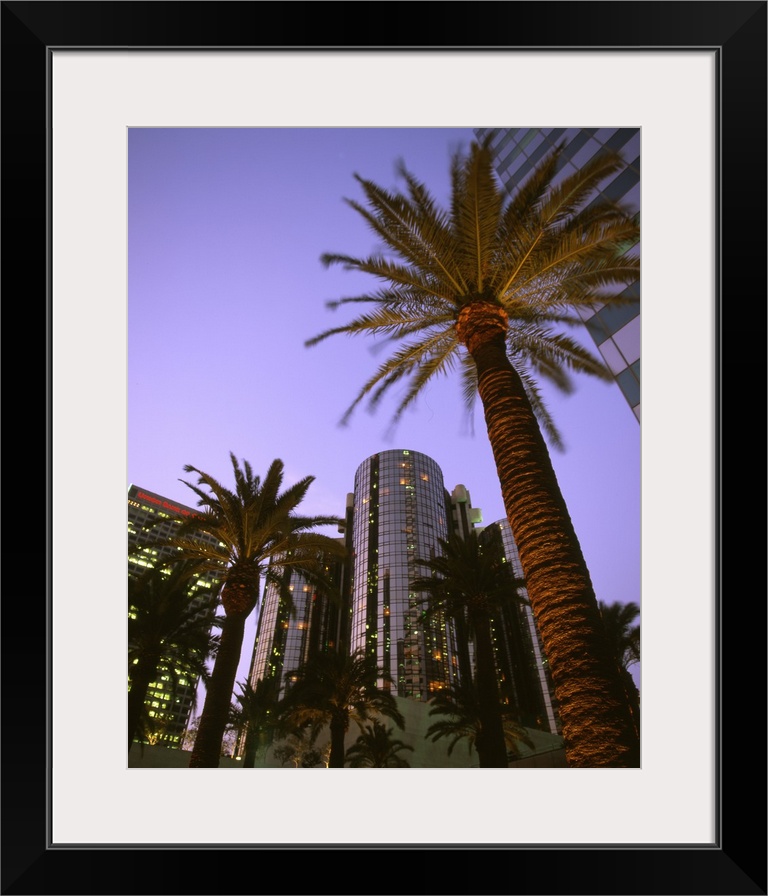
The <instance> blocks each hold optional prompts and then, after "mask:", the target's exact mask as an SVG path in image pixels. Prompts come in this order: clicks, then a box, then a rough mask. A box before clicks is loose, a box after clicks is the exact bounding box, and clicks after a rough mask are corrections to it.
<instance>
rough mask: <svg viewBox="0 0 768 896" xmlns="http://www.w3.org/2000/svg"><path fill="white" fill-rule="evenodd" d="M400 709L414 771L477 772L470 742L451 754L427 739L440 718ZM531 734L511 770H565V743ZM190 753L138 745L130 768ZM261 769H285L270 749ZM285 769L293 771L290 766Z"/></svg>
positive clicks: (182, 760)
mask: <svg viewBox="0 0 768 896" xmlns="http://www.w3.org/2000/svg"><path fill="white" fill-rule="evenodd" d="M395 699H396V700H397V704H398V708H399V709H400V712H401V713H402V714H403V717H404V719H405V728H404V729H403V730H402V731H401V730H400V729H398V728H397V726H396V725H395V723H394V722H392V721H391V720H390V719H386V718H384V719H383V722H384V723H385V724H386V725H388V726H389V727H392V728H393V729H394V734H393V737H395V738H397V739H399V740H402V741H403V742H404V743H406V744H409V745H410V746H412V747H413V748H414V749H413V752H411V751H410V750H403V751H402V752H401V753H400V754H399V755H400V756H402V757H403V758H404V759H406V760H407V761H408V762H409V763H410V764H411V767H412V768H477V767H478V762H477V753H475V752H474V751H472V753H469V751H468V749H467V741H466V740H460V741H458V743H457V744H456V746H455V747H454V748H453V751H452V753H451V754H450V755H449V754H448V744H449V739H448V738H442V739H440V740H438V741H437V742H436V743H432V742H431V741H430V740H427V739H426V738H425V736H424V735H425V733H426V731H427V729H428V728H429V726H430V725H431V724H432V723H433V722H435V721H436V720H437V719H439V718H440V717H439V716H430V715H429V706H427V704H425V703H420V702H418V701H416V700H408V699H405V698H402V697H396V698H395ZM358 733H359V729H358V727H357V725H355V723H354V722H353V723H352V725H351V726H350V729H349V732H348V733H347V740H346V745H347V746H348V747H349V746H350V745H351V744H352V743H353V742H354V740H355V738H356V737H357V735H358ZM528 734H529V736H530V737H531V740H532V741H533V742H534V748H533V750H531V749H529V748H528V747H526V746H524V745H521V748H520V749H521V753H522V756H521V758H520V759H519V760H517V761H515V762H514V763H510V768H565V767H566V764H565V751H564V749H563V747H562V739H561V738H559V737H555V736H554V735H552V734H548V733H547V732H544V731H533V730H531V729H528ZM327 740H328V738H327V737H324V736H323V735H322V734H321V735H320V737H319V738H318V741H317V745H318V747H319V748H321V747H322V746H323V745H324V744H325V743H326V742H327ZM190 755H191V753H190V751H188V750H171V749H168V748H167V747H161V746H154V747H150V746H144V748H143V750H142V748H141V747H140V746H139V745H138V744H134V745H133V746H132V747H131V751H130V753H129V755H128V767H129V768H188V767H189V757H190ZM256 767H257V768H281V767H282V766H281V765H280V763H279V762H278V761H277V760H276V759H275V758H274V756H273V755H272V749H271V748H269V749H268V750H267V751H266V754H265V755H264V756H260V757H259V758H258V759H257V766H256ZM219 768H242V763H241V762H240V761H239V760H236V759H229V758H226V757H222V758H221V760H220V761H219ZM285 768H293V766H292V765H287V766H285Z"/></svg>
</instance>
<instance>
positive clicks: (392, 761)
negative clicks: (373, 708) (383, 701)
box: [346, 719, 413, 768]
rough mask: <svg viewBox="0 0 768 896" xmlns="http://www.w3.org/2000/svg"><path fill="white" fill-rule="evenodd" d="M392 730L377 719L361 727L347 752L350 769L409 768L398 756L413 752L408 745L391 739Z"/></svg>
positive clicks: (393, 738) (405, 761)
mask: <svg viewBox="0 0 768 896" xmlns="http://www.w3.org/2000/svg"><path fill="white" fill-rule="evenodd" d="M393 734H394V728H392V727H391V726H390V727H387V726H386V725H384V724H383V722H380V721H379V720H378V719H374V720H373V722H372V723H371V724H370V725H363V727H362V730H361V732H360V734H359V735H358V736H357V740H356V741H355V742H354V743H353V744H352V746H351V747H349V749H348V750H347V753H346V760H347V763H348V765H349V767H350V768H410V767H411V764H410V762H408V760H407V759H403V757H402V756H399V755H398V754H399V753H402V751H403V750H413V747H412V746H410V744H407V743H405V741H402V740H400V739H399V738H396V737H393Z"/></svg>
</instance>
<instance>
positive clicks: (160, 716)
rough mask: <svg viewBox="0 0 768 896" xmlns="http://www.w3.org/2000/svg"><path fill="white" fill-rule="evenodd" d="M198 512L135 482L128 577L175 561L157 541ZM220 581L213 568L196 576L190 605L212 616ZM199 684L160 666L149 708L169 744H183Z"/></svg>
mask: <svg viewBox="0 0 768 896" xmlns="http://www.w3.org/2000/svg"><path fill="white" fill-rule="evenodd" d="M194 513H195V511H194V510H193V509H192V508H191V507H186V506H185V505H184V504H179V503H178V502H177V501H172V500H170V499H169V498H164V497H163V496H162V495H158V494H156V493H155V492H151V491H149V490H148V489H143V488H139V487H138V486H136V485H132V486H131V487H130V488H129V489H128V577H129V578H135V577H137V576H140V575H141V574H142V572H144V571H146V570H147V569H150V568H154V567H157V566H158V565H160V564H162V563H163V562H165V561H168V560H171V559H172V558H173V556H174V554H175V549H174V548H170V547H167V546H158V545H157V544H156V542H158V541H161V540H162V539H163V538H167V537H169V536H172V535H173V534H174V530H175V529H176V527H177V526H178V524H179V521H180V520H181V519H183V518H184V517H187V516H189V515H190V514H194ZM220 584H221V582H220V579H219V577H218V576H217V574H216V573H215V572H212V571H208V572H203V573H200V574H198V575H195V576H193V577H192V578H191V579H190V583H189V600H190V606H191V607H195V606H197V607H198V608H199V612H200V614H201V615H206V616H210V618H211V621H213V616H214V614H215V610H216V595H217V593H218V589H219V586H220ZM128 612H129V615H130V613H131V612H132V611H131V607H130V606H129V607H128ZM174 679H175V680H174ZM129 684H130V682H129ZM197 684H198V677H197V676H195V675H190V674H188V673H182V674H181V675H179V674H176V675H174V673H173V671H172V670H171V669H170V668H168V667H166V666H162V665H161V666H160V667H159V668H158V673H157V678H156V680H155V681H153V682H151V683H150V687H149V692H148V694H147V699H146V706H147V713H148V715H149V717H150V719H152V720H154V721H155V722H156V723H157V731H156V736H157V740H158V742H161V743H164V744H166V745H167V746H175V747H178V746H180V745H181V741H182V738H183V735H184V731H185V729H186V726H187V724H188V721H189V714H190V711H191V709H192V706H193V704H194V699H195V691H196V689H197Z"/></svg>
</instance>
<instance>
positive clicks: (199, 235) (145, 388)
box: [127, 128, 640, 712]
mask: <svg viewBox="0 0 768 896" xmlns="http://www.w3.org/2000/svg"><path fill="white" fill-rule="evenodd" d="M472 139H473V133H472V131H471V130H470V129H455V128H448V129H442V128H410V129H397V128H359V129H358V128H232V129H229V128H220V129H214V128H199V129H186V128H131V129H129V132H128V141H129V151H128V161H129V176H128V265H129V267H128V470H127V485H130V484H134V485H138V486H141V487H143V488H146V489H149V490H151V491H154V492H157V493H159V494H161V495H164V496H166V497H169V498H172V499H174V500H176V501H179V502H182V503H185V504H188V505H192V506H194V505H195V503H196V498H195V495H194V494H193V493H192V491H190V489H188V488H187V487H186V486H185V485H184V484H183V483H182V482H181V481H180V480H181V479H189V480H190V481H193V482H195V481H196V479H195V478H194V477H193V476H191V475H187V474H185V473H184V471H183V467H184V465H185V464H192V465H194V466H195V467H198V468H200V469H202V470H204V471H206V472H207V473H210V474H211V475H213V476H215V477H216V478H218V479H219V480H220V481H222V482H223V483H224V484H225V485H231V484H232V476H231V464H230V461H229V452H230V451H232V452H234V454H235V455H236V456H237V457H238V458H240V459H247V460H248V461H250V463H251V464H252V466H253V468H254V471H255V472H256V473H258V474H260V475H262V476H263V475H264V474H265V473H266V470H267V468H268V466H269V464H270V463H271V462H272V461H273V460H274V459H275V458H281V459H282V460H283V461H284V463H285V469H286V477H285V482H284V486H286V487H287V486H289V485H291V484H293V483H294V482H295V481H297V480H298V479H301V478H303V477H304V476H307V475H312V476H314V477H315V481H314V483H313V484H312V485H311V486H310V488H309V492H308V496H307V499H306V501H305V502H304V504H303V505H302V507H301V510H302V511H304V512H306V513H309V514H333V515H338V516H343V514H344V507H345V502H346V496H347V493H349V492H351V491H352V488H353V483H354V475H355V470H356V469H357V467H358V466H359V464H360V463H362V461H363V460H365V459H366V458H367V457H369V456H370V455H371V454H374V453H375V452H377V451H382V450H387V449H392V448H407V449H409V450H414V451H421V452H423V453H425V454H428V455H429V456H430V457H432V458H433V459H434V460H435V461H436V462H437V463H438V464H439V465H440V467H441V468H442V471H443V475H444V480H445V486H446V488H447V489H448V490H449V491H450V490H452V489H453V488H454V486H456V485H457V484H463V485H465V486H466V487H467V488H468V489H469V492H470V494H471V498H472V503H473V505H474V506H475V507H479V508H481V510H482V514H483V521H484V523H485V524H488V523H491V522H494V521H496V520H499V519H502V518H503V517H504V509H503V504H502V499H501V492H500V488H499V483H498V478H497V475H496V470H495V466H494V463H493V458H492V455H491V449H490V445H489V442H488V438H487V435H486V433H485V426H484V422H483V418H482V411H481V408H480V407H479V404H478V406H477V407H476V410H475V415H474V434H473V433H472V429H471V427H470V426H469V425H468V421H467V419H466V416H465V413H464V409H463V404H462V398H461V391H460V383H459V380H458V377H456V378H453V377H449V378H445V379H444V380H442V381H440V382H439V383H436V384H435V385H434V386H432V387H430V388H429V389H428V391H427V392H426V393H424V395H423V397H421V398H420V399H419V400H418V401H417V402H416V405H415V407H414V409H413V410H412V411H409V412H407V413H406V414H405V416H404V417H403V419H402V420H401V422H400V423H399V425H398V427H397V429H396V430H395V432H394V433H392V434H388V432H387V431H388V428H389V423H390V419H391V415H392V413H393V411H394V408H395V404H396V399H397V397H398V395H399V394H400V391H399V388H398V387H395V389H394V391H393V394H392V396H391V397H390V398H388V399H385V400H384V401H383V403H382V405H381V407H380V408H379V409H378V410H377V412H376V413H375V414H374V415H371V414H369V413H368V412H367V410H366V409H365V408H364V407H363V406H361V407H360V408H359V409H358V410H357V411H356V413H355V414H354V415H353V417H352V419H351V421H350V423H349V424H348V425H347V426H345V427H342V426H340V425H339V420H340V418H341V416H342V414H343V413H344V411H345V410H346V408H347V407H348V406H349V404H350V403H351V401H352V400H353V399H354V398H355V396H356V394H357V391H358V390H359V388H360V386H361V385H362V384H363V382H365V381H366V380H367V379H368V378H369V377H370V375H371V374H372V373H373V371H374V370H375V368H376V366H377V365H378V364H379V363H380V362H381V360H383V358H384V357H385V355H383V354H381V353H379V354H377V353H375V352H374V351H373V343H372V342H371V341H370V340H368V339H367V338H365V337H356V338H350V337H346V336H335V337H332V338H331V339H329V340H327V341H326V342H323V343H321V344H320V345H318V346H315V347H313V348H305V346H304V342H305V340H307V339H308V338H310V337H312V336H315V335H317V334H318V333H319V332H321V331H323V330H325V329H327V328H329V327H332V326H336V325H340V324H342V323H345V322H347V321H348V320H349V319H350V317H351V314H352V312H353V311H354V309H348V308H342V309H339V310H337V311H331V310H329V309H327V308H326V306H325V303H326V301H328V300H333V299H338V298H340V297H342V296H350V295H356V294H359V293H362V292H364V291H370V290H371V289H373V288H374V287H375V286H376V284H375V283H374V281H373V280H372V279H370V278H367V277H364V276H363V275H360V274H353V273H348V272H344V271H343V270H341V269H340V268H336V267H334V268H331V269H325V268H324V267H323V266H322V264H321V262H320V256H321V254H322V253H324V252H341V253H348V254H352V255H355V254H360V255H364V254H368V253H370V252H371V251H372V250H373V249H375V248H376V241H375V237H374V236H373V234H372V233H371V232H370V231H368V229H367V227H366V225H365V223H364V222H363V220H362V218H361V217H360V216H359V214H358V213H356V212H355V211H354V210H353V209H351V208H350V207H349V206H348V205H347V204H346V203H345V202H344V197H349V198H352V199H358V200H359V199H362V191H361V190H360V188H359V185H358V184H357V182H356V181H355V179H354V176H353V175H354V173H358V174H360V175H361V176H362V177H365V178H370V179H372V180H374V181H376V182H377V183H379V184H381V185H382V186H385V187H394V186H396V185H397V184H398V181H397V178H396V174H395V163H396V161H397V160H398V159H399V158H402V159H403V160H404V161H405V163H406V165H407V167H408V168H409V169H410V170H411V171H412V172H413V173H415V174H416V175H417V177H419V178H420V179H421V180H422V181H423V182H425V183H426V185H427V186H428V187H429V188H430V190H431V191H432V192H433V194H434V195H435V196H436V197H437V198H438V199H439V200H440V201H443V202H444V201H445V200H446V198H447V190H448V173H449V161H450V156H451V154H452V152H453V151H454V150H455V149H457V148H459V147H463V148H464V149H466V148H468V146H469V143H470V141H471V140H472ZM581 338H582V341H583V342H584V343H585V344H586V345H588V346H590V347H593V346H592V343H591V342H590V340H589V338H588V336H587V335H586V333H583V334H582V336H581ZM542 392H543V395H544V398H545V401H546V403H547V405H548V406H549V407H550V409H551V410H552V413H553V416H554V418H555V421H556V423H557V424H558V426H559V428H560V430H561V432H562V434H563V438H564V441H565V444H566V450H565V451H564V452H558V451H554V450H553V451H552V460H553V463H554V466H555V470H556V473H557V476H558V481H559V483H560V487H561V489H562V491H563V494H564V497H565V500H566V503H567V505H568V507H569V510H570V513H571V516H572V519H573V522H574V526H575V529H576V533H577V535H578V537H579V540H580V542H581V546H582V549H583V552H584V555H585V558H586V562H587V565H588V567H589V570H590V573H591V576H592V580H593V584H594V586H595V592H596V595H597V598H598V600H602V601H605V602H608V603H610V602H613V601H620V602H622V603H626V602H628V601H634V602H636V603H638V604H639V603H640V427H639V425H638V423H637V421H636V419H635V417H634V415H633V413H632V411H631V410H630V408H629V406H628V405H627V403H626V401H625V399H624V397H623V396H622V394H621V392H620V391H619V388H618V386H616V385H615V384H614V383H603V382H597V381H593V380H592V379H590V378H588V377H583V376H580V377H578V378H576V379H575V390H574V392H573V394H571V395H570V396H562V395H560V394H559V393H557V392H555V391H554V390H553V389H551V388H550V387H549V386H548V385H546V384H542ZM326 532H327V534H330V535H336V534H337V533H336V530H335V529H329V530H326ZM257 613H258V609H257V611H256V612H255V613H254V614H252V616H251V617H250V619H249V621H248V624H247V625H246V635H245V641H244V645H243V654H242V658H241V664H240V668H239V670H238V676H237V680H238V681H241V680H243V679H244V678H245V677H246V675H247V672H248V664H249V659H250V653H251V650H252V647H253V639H254V635H255V629H256V618H257ZM634 671H635V678H636V680H638V682H639V670H638V669H637V667H635V670H634ZM201 708H202V706H201V705H200V706H198V712H199V711H200V710H201Z"/></svg>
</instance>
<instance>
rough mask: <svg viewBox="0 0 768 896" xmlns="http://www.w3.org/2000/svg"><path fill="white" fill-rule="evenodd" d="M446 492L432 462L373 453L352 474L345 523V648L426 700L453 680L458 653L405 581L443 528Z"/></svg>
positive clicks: (398, 688) (413, 454)
mask: <svg viewBox="0 0 768 896" xmlns="http://www.w3.org/2000/svg"><path fill="white" fill-rule="evenodd" d="M449 519H450V505H449V497H448V494H447V492H446V490H445V486H444V484H443V474H442V471H441V470H440V467H438V465H437V464H436V463H435V462H434V461H433V460H432V458H430V457H427V456H426V455H425V454H420V453H419V452H418V451H407V450H392V451H382V452H380V453H378V454H374V455H372V456H371V457H369V458H368V459H367V460H365V461H363V463H362V464H360V466H359V467H358V469H357V472H356V473H355V486H354V505H353V523H352V526H353V528H352V551H353V569H352V581H351V630H350V648H351V650H353V651H354V650H357V649H363V650H365V652H366V653H367V654H368V655H373V656H375V657H376V660H377V663H378V665H379V666H383V667H384V668H386V669H388V670H389V672H390V674H391V676H392V679H393V682H394V684H390V685H387V684H386V683H383V682H380V686H382V687H385V688H389V689H390V690H391V691H392V693H394V694H395V695H397V696H399V697H411V698H415V699H418V700H422V701H427V700H429V699H430V698H431V697H432V696H433V694H434V692H435V691H437V690H440V689H442V688H445V687H447V686H448V685H449V684H451V683H453V682H454V681H455V679H456V676H457V674H458V659H457V655H456V649H455V639H454V637H453V633H452V630H451V629H450V628H449V627H448V626H447V625H446V622H445V620H444V619H443V618H442V616H439V615H436V616H434V617H432V618H426V617H425V614H424V608H425V603H424V597H425V595H423V594H419V593H416V592H414V591H412V590H411V588H410V582H411V581H412V580H413V579H414V578H416V577H417V576H421V575H424V569H423V568H422V567H419V566H418V564H417V563H416V561H417V559H426V558H431V557H433V556H434V555H435V554H436V553H438V543H437V540H438V538H447V537H448V532H449Z"/></svg>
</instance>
